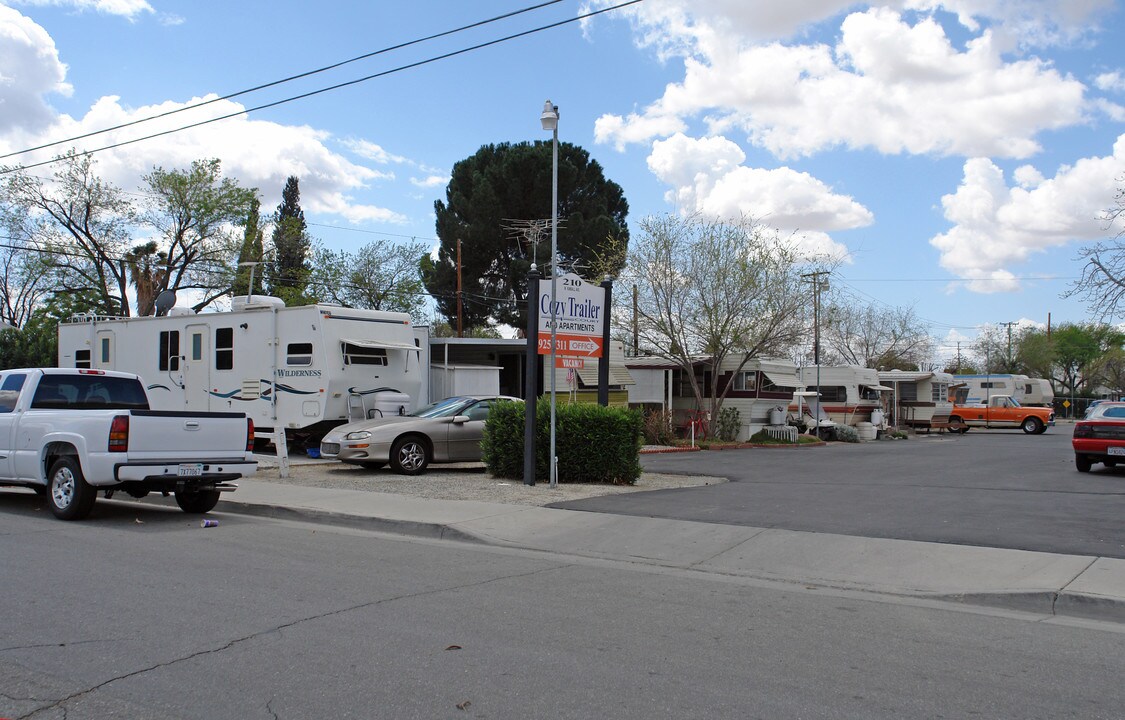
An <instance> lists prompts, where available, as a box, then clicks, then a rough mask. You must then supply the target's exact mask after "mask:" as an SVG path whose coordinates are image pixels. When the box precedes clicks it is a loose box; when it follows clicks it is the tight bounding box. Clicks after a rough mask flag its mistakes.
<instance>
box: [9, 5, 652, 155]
mask: <svg viewBox="0 0 1125 720" xmlns="http://www.w3.org/2000/svg"><path fill="white" fill-rule="evenodd" d="M639 2H643V0H627V1H626V2H622V3H618V4H617V5H613V6H610V7H607V8H602V9H600V10H592V11H590V12H587V13H584V14H582V15H577V16H575V17H572V18H568V19H566V20H560V21H558V22H554V23H549V24H547V25H540V26H539V27H536V28H532V29H530V30H523V31H521V32H518V33H514V34H511V35H506V36H504V37H501V38H496V39H494V40H489V41H487V42H483V43H477V44H476V45H471V46H469V47H466V48H461V49H460V50H453V51H450V52H447V53H443V54H441V55H435V56H432V57H429V58H426V59H424V60H419V61H417V62H412V63H407V64H406V65H400V66H398V67H396V68H391V69H390V70H384V71H382V72H378V73H374V74H371V75H367V76H365V77H361V78H357V79H355V80H348V81H347V82H342V83H337V84H335V85H329V86H328V87H323V88H320V89H318V90H311V91H309V92H306V93H301V94H300V95H293V96H290V97H287V98H283V99H281V100H276V101H274V102H271V103H265V104H263V105H257V106H255V107H252V108H245V109H242V110H238V111H236V112H231V113H227V114H225V115H219V116H218V117H213V118H210V119H209V120H200V121H199V122H195V123H190V124H188V125H182V126H180V127H178V128H172V129H171V130H164V131H162V132H157V133H152V134H150V135H143V136H141V137H138V138H133V139H132V140H122V141H121V142H118V143H112V144H110V145H104V146H102V147H100V148H94V149H92V150H82V151H80V152H75V153H74V154H75V155H77V156H88V155H93V154H94V153H99V152H104V151H106V150H113V149H116V148H119V147H124V146H125V145H132V144H134V143H138V142H143V141H144V140H152V139H153V138H158V137H163V136H164V135H172V134H174V133H178V132H182V131H184V130H191V129H193V128H197V127H200V126H203V125H209V124H211V123H214V122H218V121H220V120H228V119H230V118H232V117H237V116H239V115H247V114H249V113H252V112H256V111H258V110H266V109H269V108H272V107H277V106H279V105H285V104H287V103H291V102H294V101H296V100H304V99H305V98H310V97H313V96H315V95H321V94H323V93H326V92H331V91H332V90H339V89H341V88H345V87H350V86H352V85H358V84H360V83H364V82H367V81H369V80H375V79H377V78H381V77H385V76H387V75H393V74H395V73H398V72H402V71H404V70H410V69H413V68H416V67H421V66H423V65H429V64H431V63H435V62H437V61H439V60H447V59H449V58H452V57H456V56H458V55H464V54H466V53H470V52H474V51H476V50H481V49H484V48H487V47H491V46H493V45H500V44H502V43H505V42H509V41H511V40H516V39H519V38H522V37H526V36H529V35H534V34H536V33H540V32H543V31H545V30H553V29H555V28H558V27H562V26H564V25H569V24H571V23H575V22H579V21H581V20H586V19H588V18H591V17H594V16H595V15H601V14H602V13H607V12H611V11H613V10H619V9H621V8H623V7H628V6H629V5H636V4H637V3H639ZM61 159H63V158H58V157H56V158H52V159H50V160H43V161H42V162H37V163H31V164H29V165H17V166H15V167H12V168H5V169H0V175H6V174H9V173H13V172H17V171H19V170H29V169H31V168H36V167H42V166H44V165H51V164H54V163H56V162H59V161H60V160H61Z"/></svg>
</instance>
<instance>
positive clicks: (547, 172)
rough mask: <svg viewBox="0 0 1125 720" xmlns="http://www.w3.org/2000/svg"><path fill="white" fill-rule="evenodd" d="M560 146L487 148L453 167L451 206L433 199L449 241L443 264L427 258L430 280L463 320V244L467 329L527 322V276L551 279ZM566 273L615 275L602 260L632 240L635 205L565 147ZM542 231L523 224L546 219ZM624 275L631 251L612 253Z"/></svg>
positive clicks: (438, 299) (442, 307) (441, 301)
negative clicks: (534, 270)
mask: <svg viewBox="0 0 1125 720" xmlns="http://www.w3.org/2000/svg"><path fill="white" fill-rule="evenodd" d="M551 154H552V147H551V142H549V141H547V142H544V141H536V142H534V143H528V142H522V143H515V144H512V143H500V144H497V145H485V146H484V147H482V148H481V149H480V150H478V151H477V152H476V153H475V154H474V155H472V156H471V157H468V158H466V159H464V160H462V161H460V162H458V163H457V164H456V165H454V166H453V174H452V177H451V178H450V181H449V185H448V186H447V187H446V200H445V202H442V201H441V200H438V201H437V202H435V203H434V213H435V215H436V217H437V222H436V226H437V234H438V238H439V239H440V241H441V244H440V247H439V249H438V257H437V259H436V260H434V259H431V258H430V257H429V256H425V257H423V258H422V263H421V268H422V277H423V280H424V282H425V284H426V288H427V289H428V290H429V292H430V293H431V294H432V295H433V296H434V302H435V303H436V305H437V308H438V311H439V312H440V313H441V314H442V315H444V316H445V317H446V318H447V319H448V320H449V322H450V324H454V325H455V324H456V320H457V241H458V240H460V241H461V278H462V292H463V293H464V295H463V303H462V307H463V310H462V313H463V314H462V319H463V327H465V328H473V327H478V326H482V325H485V324H487V322H488V320H489V319H490V318H491V319H492V320H493V321H494V322H497V323H507V324H509V325H514V326H516V327H524V326H525V325H526V307H525V306H524V304H523V301H524V299H525V294H526V292H527V289H526V288H527V285H526V277H527V273H528V271H529V269H530V266H531V263H532V262H535V263H536V264H537V265H538V267H539V270H540V272H542V273H543V274H544V275H545V276H546V275H548V274H549V272H550V265H551V232H550V223H549V219H550V217H551V184H552V158H551ZM558 196H559V207H558V217H559V228H558V249H559V259H558V262H559V265H560V273H561V272H563V268H566V269H575V270H576V271H577V273H578V274H579V275H587V279H591V280H599V279H600V278H590V277H589V276H588V275H589V268H591V267H594V266H595V265H598V266H599V270H604V269H606V268H605V267H604V262H603V263H600V264H599V258H603V259H604V257H605V256H606V255H607V252H606V248H607V247H609V246H610V245H613V246H614V247H616V248H618V249H620V248H621V245H622V243H627V242H628V237H629V231H628V228H627V227H626V224H625V217H626V215H627V214H628V212H629V204H628V203H627V202H626V200H625V195H624V192H623V191H622V189H621V186H620V185H618V184H617V183H615V182H613V181H611V180H607V179H606V177H605V175H604V174H603V172H602V167H601V165H600V164H598V162H597V161H596V160H591V159H590V155H589V153H588V152H586V150H584V149H582V148H581V147H578V146H577V145H571V144H570V143H560V144H559V175H558ZM543 220H547V221H548V222H545V223H543V222H540V223H539V224H538V225H537V226H536V228H534V229H538V231H539V232H532V233H528V232H520V230H519V227H518V226H520V225H521V222H522V223H523V225H525V226H526V223H527V221H543ZM613 256H614V258H615V260H614V262H612V263H611V264H610V267H609V268H608V269H610V270H612V271H613V274H616V272H617V271H619V270H620V269H621V267H622V265H623V264H624V252H615V253H613Z"/></svg>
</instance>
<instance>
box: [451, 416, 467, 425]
mask: <svg viewBox="0 0 1125 720" xmlns="http://www.w3.org/2000/svg"><path fill="white" fill-rule="evenodd" d="M467 422H469V416H468V415H454V416H453V424H454V425H460V424H462V423H467Z"/></svg>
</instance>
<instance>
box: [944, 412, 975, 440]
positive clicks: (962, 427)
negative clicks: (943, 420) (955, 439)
mask: <svg viewBox="0 0 1125 720" xmlns="http://www.w3.org/2000/svg"><path fill="white" fill-rule="evenodd" d="M949 432H951V433H960V434H962V435H964V434H965V433H967V432H969V426H968V425H966V424H965V421H964V420H962V419H961V418H959V417H957V416H956V415H951V416H950V418H949ZM974 437H975V436H974Z"/></svg>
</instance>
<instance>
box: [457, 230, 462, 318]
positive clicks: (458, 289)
mask: <svg viewBox="0 0 1125 720" xmlns="http://www.w3.org/2000/svg"><path fill="white" fill-rule="evenodd" d="M457 337H462V335H461V238H457Z"/></svg>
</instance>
